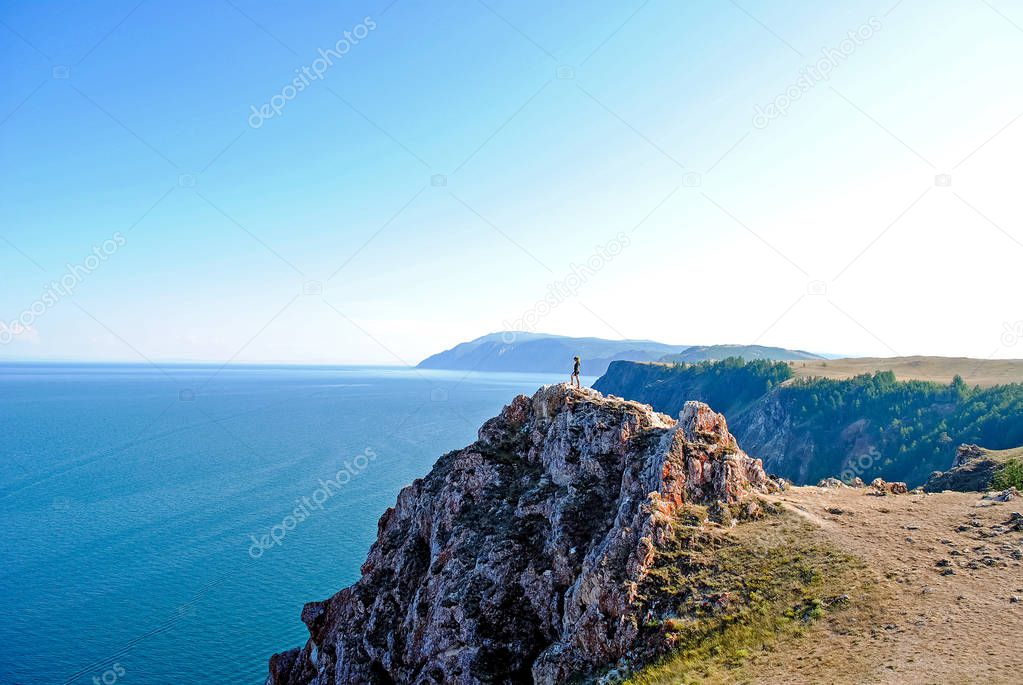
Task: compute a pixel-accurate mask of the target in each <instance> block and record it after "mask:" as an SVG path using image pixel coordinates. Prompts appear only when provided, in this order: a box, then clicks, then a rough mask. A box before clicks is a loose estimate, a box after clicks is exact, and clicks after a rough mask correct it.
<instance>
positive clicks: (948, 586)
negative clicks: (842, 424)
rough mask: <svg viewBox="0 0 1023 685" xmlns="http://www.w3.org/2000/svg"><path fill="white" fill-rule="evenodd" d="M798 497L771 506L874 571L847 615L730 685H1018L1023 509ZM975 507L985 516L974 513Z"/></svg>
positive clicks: (1022, 635)
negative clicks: (1016, 519) (1021, 519)
mask: <svg viewBox="0 0 1023 685" xmlns="http://www.w3.org/2000/svg"><path fill="white" fill-rule="evenodd" d="M869 492H870V491H869V489H864V488H838V489H823V488H816V487H802V488H792V489H790V490H788V491H786V492H784V493H781V494H779V495H774V496H771V497H769V498H768V499H771V500H772V501H775V502H779V503H781V504H782V505H783V506H785V507H786V508H788V509H789V510H791V511H793V512H794V513H798V514H799V515H800V516H802V517H804V518H805V519H806V520H808V521H811V522H812V523H814V524H815V526H817V527H819V530H820V531H821V533H822V534H823V535H824V536H825V537H826V538H827V539H828V540H829V541H830V542H831V543H833V544H834V545H835V547H837V548H838V549H840V550H842V551H843V552H847V553H850V554H853V555H855V556H858V557H860V558H862V559H863V560H864V561H866V562H867V565H866V568H865V569H863V570H862V571H861V573H860V576H859V577H857V578H854V579H852V580H851V581H850V588H849V590H848V593H849V595H850V598H851V600H850V602H849V606H848V608H846V609H844V610H841V611H836V612H829V613H828V616H827V617H826V618H825V619H823V620H821V621H820V622H819V623H817V624H816V625H814V626H813V627H812V628H810V629H809V631H808V632H807V633H806V634H805V635H804V636H803V637H801V638H798V639H795V640H789V641H786V642H784V643H781V644H778V645H776V646H774V648H773V649H771V650H770V651H762V652H758V653H756V654H754V655H752V657H751V659H750V660H749V662H748V663H747V665H746V666H744V667H743V668H741V669H737V670H736V671H734V672H733V673H732V674H731V676H730V677H729V681H730V682H735V683H764V684H768V683H769V684H770V685H778V684H780V683H798V684H800V685H803V684H806V683H830V684H835V685H845V684H848V685H854V684H855V685H861V684H864V683H871V684H874V683H885V684H889V683H890V684H892V685H895V684H899V685H912V684H917V683H919V684H932V683H933V684H939V683H940V684H941V685H957V684H960V683H962V684H966V683H992V684H993V683H1015V684H1019V683H1023V601H1013V597H1014V596H1015V597H1019V598H1023V561H1021V559H1023V532H1021V531H1020V530H1018V529H1016V528H1014V527H1013V526H1008V525H1005V524H1006V523H1007V521H1009V519H1010V516H1011V514H1012V512H1016V511H1023V499H1015V500H1013V501H1010V502H1007V503H997V504H993V505H991V504H990V500H983V499H982V495H981V494H978V493H959V492H943V493H936V494H928V495H912V494H909V495H886V496H874V495H871V494H868V493H869ZM979 504H984V505H989V506H978V505H979Z"/></svg>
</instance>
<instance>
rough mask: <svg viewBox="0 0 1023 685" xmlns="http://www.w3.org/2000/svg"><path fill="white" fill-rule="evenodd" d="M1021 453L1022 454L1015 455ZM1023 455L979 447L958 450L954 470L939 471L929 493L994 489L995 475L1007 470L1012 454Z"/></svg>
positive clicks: (927, 486)
mask: <svg viewBox="0 0 1023 685" xmlns="http://www.w3.org/2000/svg"><path fill="white" fill-rule="evenodd" d="M1016 452H1020V454H1014V453H1016ZM1010 454H1013V455H1014V456H1017V457H1018V456H1023V452H1021V451H1020V450H1003V451H1001V452H996V451H992V450H987V449H984V448H983V447H980V446H979V445H960V446H959V447H958V449H957V450H956V456H955V460H954V461H953V462H952V468H950V469H949V470H948V471H935V472H934V473H932V474H931V477H930V478H929V479H928V480H927V482H926V483H925V484H924V490H926V491H927V492H941V491H943V490H958V491H961V492H972V491H983V490H988V489H990V488H991V487H992V484H993V482H994V480H995V474H997V473H998V471H999V469H1001V468H1003V467H1004V465H1005V461H1006V460H1007V458H1009V456H1008V455H1010Z"/></svg>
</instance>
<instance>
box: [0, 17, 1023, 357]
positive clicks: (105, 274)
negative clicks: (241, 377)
mask: <svg viewBox="0 0 1023 685" xmlns="http://www.w3.org/2000/svg"><path fill="white" fill-rule="evenodd" d="M552 5H555V6H552ZM0 20H2V23H0V61H2V67H3V68H2V71H0V74H2V78H3V84H2V85H3V87H2V88H0V122H2V123H0V160H2V167H0V174H2V177H0V238H2V239H0V282H2V284H3V285H2V288H0V319H2V320H3V321H4V322H7V323H10V322H12V321H15V320H17V319H18V318H19V317H20V316H24V314H23V313H24V312H25V311H27V310H31V308H32V307H33V305H35V307H36V312H35V313H33V314H32V315H30V317H29V318H30V320H31V325H30V326H28V327H26V328H20V329H19V328H17V326H15V329H16V330H15V332H14V334H13V335H12V336H10V337H11V340H10V342H8V343H7V344H4V345H2V346H0V358H3V359H40V358H57V359H108V360H131V361H138V360H140V359H142V358H143V357H145V358H150V359H155V360H173V359H195V360H210V361H224V360H227V359H234V360H236V361H294V362H385V363H394V362H396V361H397V360H398V359H401V360H405V361H408V362H415V361H418V360H419V359H420V358H421V357H423V356H425V355H427V354H429V353H431V352H433V351H436V350H438V349H441V348H445V347H449V346H451V345H453V344H454V343H456V342H458V341H459V340H463V339H467V338H472V337H476V336H477V335H482V334H483V333H486V332H490V331H493V330H498V329H501V328H504V327H506V326H507V325H509V324H511V323H514V322H515V321H517V320H518V319H520V318H521V317H522V316H523V315H524V314H525V313H526V312H530V311H535V310H536V303H537V302H538V301H539V300H542V299H543V298H544V297H545V296H546V295H547V293H548V286H550V285H551V284H563V283H564V282H565V280H566V279H567V278H568V277H569V275H570V274H573V273H574V271H573V264H576V265H581V264H584V263H585V262H586V260H587V259H588V258H589V257H590V256H591V255H593V254H594V253H595V252H599V250H598V247H600V246H605V247H606V246H607V244H608V243H609V241H614V240H616V236H617V235H618V234H619V233H624V234H625V235H626V236H627V237H628V244H627V245H625V246H624V247H623V248H622V249H621V252H620V254H618V255H616V256H614V257H612V258H610V259H604V260H603V264H601V268H599V269H598V270H596V271H594V272H593V273H591V274H589V275H587V276H586V278H585V281H584V282H582V283H581V284H578V287H577V288H573V289H572V291H571V293H569V294H567V295H565V296H564V297H559V298H557V302H556V305H555V306H553V307H552V308H550V311H546V310H544V312H543V314H542V315H541V316H538V317H537V318H536V320H535V323H533V324H531V326H530V327H531V328H534V329H535V330H539V331H548V332H555V333H562V334H578V335H597V336H603V337H611V338H618V337H633V338H641V337H642V338H653V339H659V340H662V341H665V342H677V343H680V344H682V343H686V344H703V343H715V342H736V343H749V342H760V343H762V344H776V345H784V346H790V347H800V348H805V349H814V350H818V351H826V352H842V353H854V354H877V355H889V354H895V353H899V354H916V353H924V354H949V355H974V356H982V357H987V356H999V357H1021V356H1023V353H1021V350H1023V342H1021V343H1020V345H1019V346H1018V347H1017V346H1015V338H1014V336H1015V335H1016V333H1017V332H1018V333H1019V337H1020V338H1023V323H1017V322H1023V305H1021V304H1020V299H1019V292H1020V289H1019V264H1020V263H1021V262H1023V259H1021V258H1023V208H1021V205H1020V203H1019V202H1018V200H1017V198H1018V194H1019V189H1018V182H1019V159H1020V152H1021V151H1023V121H1020V120H1017V117H1019V115H1020V114H1023V91H1021V90H1020V89H1019V87H1018V86H1019V74H1020V73H1021V72H1023V28H1021V27H1023V3H1020V2H1009V1H1007V0H990V2H958V1H957V2H953V1H951V0H945V1H940V2H923V1H922V0H903V1H902V2H896V0H886V1H885V2H855V3H854V2H844V3H811V2H801V3H789V2H785V3H781V2H763V1H759V0H757V1H755V0H740V1H739V2H737V3H734V2H729V1H728V0H721V1H715V2H709V1H708V2H693V3H676V2H667V1H666V0H650V1H649V2H628V3H618V2H602V1H601V2H592V1H591V2H570V3H536V2H508V1H499V0H487V1H486V2H485V3H484V2H480V1H477V0H455V1H453V2H449V3H435V2H431V3H425V2H417V1H414V0H396V2H393V3H392V2H390V0H382V1H381V2H377V3H338V2H329V3H328V2H312V3H303V4H302V5H301V7H296V6H294V5H293V4H291V3H279V2H256V1H252V0H231V2H224V1H222V0H210V1H209V2H202V3H200V2H173V3H172V2H166V1H164V0H145V1H143V2H141V3H140V2H138V0H127V1H124V2H99V3H72V2H46V3H27V2H25V3H12V2H4V3H2V5H0ZM360 26H361V28H360ZM346 31H347V32H349V35H350V36H352V38H353V39H352V40H350V42H349V44H348V45H347V47H346V54H344V55H343V56H341V57H338V58H332V61H333V64H332V65H328V66H327V67H326V69H325V70H323V69H322V67H323V66H324V65H323V63H322V62H321V63H320V64H319V65H318V66H319V67H320V68H321V71H322V73H323V75H324V76H323V78H322V79H319V80H308V79H307V80H308V86H307V87H304V88H303V90H302V91H301V92H290V91H285V93H286V94H288V95H291V96H294V97H290V98H282V97H280V94H281V93H282V90H283V89H284V88H285V86H287V85H288V84H289V83H291V82H292V80H293V79H295V78H298V77H299V76H298V74H301V73H302V70H303V68H304V67H308V68H310V69H313V70H315V69H317V65H316V60H317V59H318V57H319V54H318V50H319V49H323V50H329V49H332V48H334V46H336V44H337V43H338V41H339V40H345V32H346ZM353 31H354V32H355V33H354V35H353V34H352V32H353ZM850 31H853V32H857V31H859V32H860V35H861V38H860V39H859V40H857V41H855V42H852V43H849V42H847V43H846V44H845V45H844V46H843V41H844V40H846V39H847V34H848V32H850ZM359 35H361V36H363V37H362V38H361V39H359V38H356V37H355V36H359ZM862 36H866V37H865V38H864V37H862ZM836 51H837V52H836ZM829 54H830V55H831V57H830V58H828V57H827V55H829ZM822 59H830V62H831V65H830V67H827V68H828V69H830V76H829V78H827V79H818V78H816V77H814V76H812V75H810V76H807V73H808V72H806V71H805V69H806V68H807V67H808V66H812V65H815V64H818V63H819V62H820V60H822ZM307 73H308V72H307ZM801 78H802V79H803V85H802V86H801V85H799V83H800V79H801ZM807 79H808V80H807ZM790 86H791V87H792V88H795V89H796V90H792V89H791V88H790ZM787 90H792V92H793V93H796V91H798V93H797V94H796V96H795V97H794V98H791V102H790V103H789V104H788V105H787V106H786V108H785V113H784V114H778V115H777V116H774V117H771V118H767V119H764V118H761V119H759V120H757V119H756V116H755V115H756V114H757V113H758V112H764V111H765V110H764V108H765V107H767V106H768V105H769V104H770V103H777V102H778V97H779V96H782V95H784V94H785V92H786V91H787ZM275 96H277V98H276V102H277V104H278V105H279V104H281V103H283V107H280V113H279V115H276V116H274V117H272V118H269V119H265V120H263V121H262V123H261V125H259V126H258V128H254V127H252V126H251V125H250V123H252V122H253V121H254V119H253V118H252V112H253V111H254V110H253V107H255V108H256V110H259V108H260V107H262V106H263V105H264V104H265V103H271V102H274V98H275ZM257 123H258V122H257ZM942 174H948V175H949V177H950V178H951V182H950V183H951V185H949V184H948V182H946V181H936V180H935V178H936V177H937V176H939V175H942ZM637 225H638V228H637ZM115 236H120V237H118V238H116V241H117V244H116V245H115V243H114V242H110V243H108V248H110V249H109V252H110V254H107V253H106V252H105V251H103V248H102V245H103V243H104V241H113V240H115ZM120 243H123V244H120ZM94 247H96V248H99V249H100V250H101V252H102V256H103V257H104V258H103V259H102V260H99V261H98V263H97V261H96V259H93V260H91V261H92V262H93V266H95V267H96V268H94V269H87V270H86V271H83V270H81V269H79V270H78V271H77V276H76V277H74V278H73V279H72V280H73V281H74V287H73V293H71V294H68V295H64V294H60V293H58V294H57V295H53V293H52V292H50V294H49V296H48V297H47V296H46V294H47V292H48V288H50V287H52V286H49V285H48V284H50V283H52V282H53V281H59V280H60V279H61V278H62V277H63V276H64V275H65V274H66V273H67V269H68V265H69V264H70V265H79V266H81V265H84V264H85V261H86V259H87V258H88V257H89V255H91V254H93V249H94ZM310 282H318V283H321V284H322V294H319V293H318V286H316V285H315V284H310ZM2 340H4V338H3V336H2V334H0V341H2Z"/></svg>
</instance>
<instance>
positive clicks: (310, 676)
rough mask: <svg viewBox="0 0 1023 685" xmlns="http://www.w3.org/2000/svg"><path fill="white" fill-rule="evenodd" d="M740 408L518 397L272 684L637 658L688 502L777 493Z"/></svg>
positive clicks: (316, 618) (575, 395) (420, 483)
mask: <svg viewBox="0 0 1023 685" xmlns="http://www.w3.org/2000/svg"><path fill="white" fill-rule="evenodd" d="M766 484H767V478H766V476H765V474H764V471H763V468H762V465H761V464H760V461H759V460H755V459H751V458H750V457H748V456H747V455H746V454H745V453H743V452H742V451H741V450H740V449H739V447H738V446H737V445H736V442H735V438H733V437H732V435H731V434H730V433H729V432H728V427H727V425H726V423H725V419H724V417H723V416H721V415H720V414H716V413H715V412H713V411H712V410H711V409H710V408H709V407H708V406H707V405H705V404H702V403H699V402H688V403H686V405H685V407H684V408H683V410H682V412H681V414H680V417H679V421H678V422H677V423H676V422H675V421H674V420H672V419H671V418H670V417H668V416H665V415H664V414H658V413H656V412H654V411H653V410H652V409H651V408H650V407H649V406H647V405H641V404H637V403H635V402H628V401H625V400H621V399H618V398H608V397H604V396H603V395H601V394H600V393H598V392H596V391H594V390H589V389H582V390H574V389H570V388H568V387H567V386H565V385H556V386H546V387H544V388H541V389H540V390H539V391H537V393H536V394H535V395H533V397H532V398H529V397H525V396H519V397H516V398H515V400H513V401H512V403H511V404H510V405H509V406H507V407H505V409H504V410H503V411H502V412H501V414H500V415H499V416H497V417H495V418H493V419H490V420H489V421H487V422H486V423H485V424H484V425H483V427H482V428H481V429H480V431H479V440H478V441H477V442H475V443H473V444H472V445H470V446H468V447H466V448H464V449H462V450H459V451H456V452H452V453H449V454H447V455H445V456H443V457H441V458H440V460H438V462H437V463H436V464H435V465H434V467H433V470H431V472H430V473H429V474H428V475H427V476H426V477H425V478H422V479H419V480H416V481H415V482H414V483H412V485H409V486H408V487H406V488H405V489H403V490H402V491H401V493H400V494H399V495H398V501H397V503H396V504H395V506H394V507H393V508H391V509H388V510H387V512H385V513H384V515H383V516H382V517H381V519H380V523H379V524H378V536H377V541H376V543H374V545H373V547H372V549H371V550H370V553H369V557H368V558H367V560H366V562H365V563H364V564H363V567H362V574H363V575H362V577H361V578H360V579H359V581H358V582H356V583H355V585H353V586H351V587H349V588H346V589H344V590H342V591H341V592H339V593H338V594H336V595H334V596H333V597H331V598H330V599H327V600H325V601H322V602H313V603H310V604H307V605H306V607H305V609H304V610H303V612H302V620H303V621H304V622H305V624H306V625H307V626H308V628H309V634H310V638H309V641H308V642H307V643H306V645H305V646H304V647H302V648H300V649H293V650H291V651H288V652H283V653H281V654H276V655H274V656H273V657H272V658H271V660H270V674H269V676H268V678H267V684H268V685H300V684H301V685H304V684H312V685H341V684H342V683H346V684H347V683H360V684H363V683H379V684H390V683H453V684H454V683H457V684H469V683H480V682H506V683H517V682H522V683H528V682H538V683H559V682H564V681H566V680H568V679H570V678H573V677H580V676H586V675H587V674H590V673H593V672H594V671H595V670H597V669H599V668H601V667H602V666H604V665H606V664H609V663H612V662H614V661H615V660H617V659H619V658H620V657H622V656H624V655H626V654H628V653H629V651H630V647H632V646H633V644H634V642H635V641H636V638H637V636H638V634H639V629H640V626H641V625H642V619H643V615H644V611H645V610H646V607H644V606H643V603H642V600H641V599H640V598H639V597H638V596H637V588H638V586H639V583H640V581H642V580H643V578H644V577H645V575H646V573H647V572H648V570H649V569H650V567H651V564H652V563H653V562H654V560H655V559H656V557H657V553H658V548H659V546H660V545H662V544H664V542H665V541H667V540H668V539H670V537H671V535H672V526H673V522H674V515H675V513H676V512H677V511H678V508H679V507H681V506H683V505H685V504H686V503H695V504H710V503H713V502H719V501H720V502H726V503H731V502H735V501H737V500H739V499H741V498H742V497H744V496H745V495H747V494H749V493H751V492H753V491H756V490H760V489H764V488H765V487H766Z"/></svg>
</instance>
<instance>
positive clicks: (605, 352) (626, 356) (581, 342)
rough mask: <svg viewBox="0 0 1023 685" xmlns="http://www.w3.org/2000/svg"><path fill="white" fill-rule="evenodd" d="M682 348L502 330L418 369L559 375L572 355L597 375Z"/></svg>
mask: <svg viewBox="0 0 1023 685" xmlns="http://www.w3.org/2000/svg"><path fill="white" fill-rule="evenodd" d="M682 349H686V346H685V345H666V344H664V343H659V342H654V341H652V340H605V339H603V338H570V337H566V336H560V335H546V334H543V333H524V332H515V331H502V332H498V333H491V334H490V335H484V336H483V337H481V338H476V339H475V340H471V341H469V342H464V343H460V344H458V345H455V346H454V347H452V348H451V349H450V350H445V351H444V352H440V353H438V354H435V355H432V356H430V357H427V358H426V359H424V360H423V361H421V362H420V363H419V368H422V369H460V370H461V369H464V370H475V371H523V372H534V373H562V372H563V373H564V374H565V375H566V376H567V375H568V374H569V373H571V371H572V357H574V356H576V355H579V357H581V359H582V372H583V374H584V375H587V376H599V375H601V374H603V373H604V372H605V371H606V370H607V366H608V364H610V363H611V362H612V361H619V360H628V361H657V360H659V359H661V358H662V357H664V356H665V355H668V354H673V353H676V352H678V351H679V350H682Z"/></svg>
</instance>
